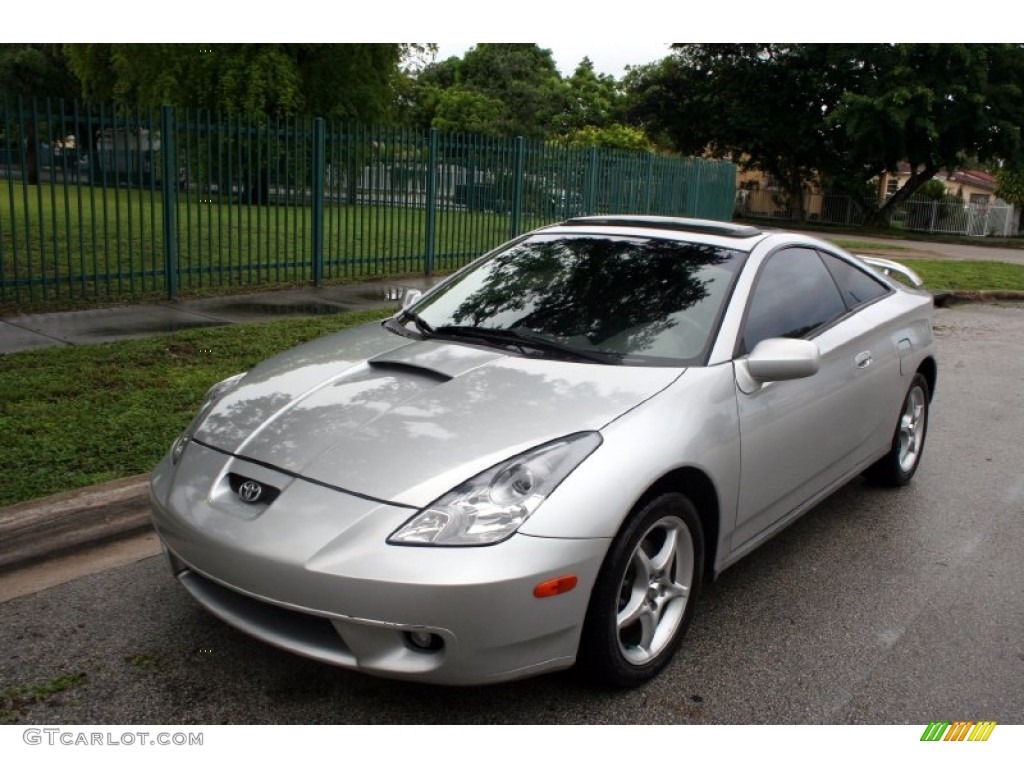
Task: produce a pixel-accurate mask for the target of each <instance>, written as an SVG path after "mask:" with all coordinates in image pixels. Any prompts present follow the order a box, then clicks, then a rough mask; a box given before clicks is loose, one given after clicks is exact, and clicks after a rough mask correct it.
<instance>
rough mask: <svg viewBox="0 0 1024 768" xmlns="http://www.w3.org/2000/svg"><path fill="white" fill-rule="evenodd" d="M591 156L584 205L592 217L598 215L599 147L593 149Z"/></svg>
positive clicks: (588, 162)
mask: <svg viewBox="0 0 1024 768" xmlns="http://www.w3.org/2000/svg"><path fill="white" fill-rule="evenodd" d="M589 155H590V156H589V157H588V158H587V172H586V180H587V191H586V198H585V199H584V201H583V203H584V208H586V210H587V214H588V215H591V216H592V215H594V214H595V213H597V205H596V203H595V202H594V201H595V200H596V199H597V147H591V148H590V153H589Z"/></svg>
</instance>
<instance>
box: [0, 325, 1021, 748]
mask: <svg viewBox="0 0 1024 768" xmlns="http://www.w3.org/2000/svg"><path fill="white" fill-rule="evenodd" d="M937 328H938V333H939V335H940V341H941V353H942V361H941V366H940V374H939V387H938V392H937V395H936V399H935V403H934V411H933V421H932V430H931V433H930V435H929V438H928V446H927V450H926V454H925V457H924V463H923V465H922V468H921V470H920V472H919V473H918V475H917V479H916V480H915V482H914V483H913V484H912V485H911V486H909V487H908V488H905V489H900V490H898V491H895V492H894V491H884V490H879V489H874V488H870V487H866V486H864V485H862V484H861V483H859V482H855V483H853V484H851V485H850V486H848V487H847V488H845V489H844V490H842V491H840V492H839V493H838V494H837V495H835V496H834V497H832V498H831V499H830V500H829V501H827V502H826V503H825V504H823V505H822V506H821V507H819V508H818V509H817V510H815V511H814V512H812V513H810V514H809V515H807V516H805V517H804V518H803V519H802V520H800V521H799V522H798V523H796V524H795V525H794V526H792V527H791V528H789V529H788V530H787V531H786V532H784V533H783V534H781V535H780V536H778V537H777V538H775V539H774V540H773V541H772V542H770V543H769V544H768V545H766V546H765V547H764V548H762V549H761V550H759V551H758V552H756V553H754V554H753V555H752V556H750V557H748V558H747V559H746V560H744V561H743V562H741V563H740V564H738V565H737V566H735V567H734V568H732V569H730V570H729V571H727V572H726V573H725V574H724V575H723V576H722V578H721V579H720V580H719V581H718V582H717V583H715V584H714V585H712V586H711V587H710V588H709V589H708V590H707V592H706V593H705V595H704V597H703V599H702V601H701V605H700V610H699V611H698V615H697V618H696V620H695V622H694V624H693V626H692V629H691V632H690V635H689V637H688V640H687V642H686V643H685V644H684V647H683V652H682V654H681V655H680V656H679V657H678V658H677V659H676V660H675V661H674V663H673V664H672V665H671V666H670V667H669V668H668V670H667V671H666V673H665V674H663V675H662V676H661V677H660V678H658V679H657V680H655V681H654V682H653V683H651V684H650V685H648V686H647V687H645V688H643V689H640V690H635V691H630V692H625V693H610V692H607V691H601V690H594V689H592V688H589V687H586V686H583V685H581V684H579V683H577V682H575V680H574V679H573V678H572V677H571V676H570V675H567V674H560V675H552V676H548V677H542V678H537V679H534V680H528V681H523V682H519V683H515V684H509V685H503V686H498V687H491V688H480V689H468V690H466V689H442V688H432V687H426V686H420V685H412V684H404V683H399V682H394V681H386V680H376V679H372V678H368V677H363V676H360V675H356V674H353V673H349V672H345V671H342V670H337V669H333V668H328V667H324V666H321V665H319V664H316V663H313V662H310V661H306V660H304V659H300V658H297V657H294V656H291V655H289V654H286V653H283V652H279V651H277V650H274V649H272V648H269V647H267V646H264V645H262V644H261V643H259V642H257V641H255V640H250V639H249V638H247V637H246V636H244V635H241V634H239V633H238V632H236V631H234V630H232V629H230V628H228V627H226V626H224V625H223V624H221V623H220V622H219V621H217V620H216V619H214V618H212V617H211V616H209V615H207V614H206V613H204V612H203V611H202V610H201V609H200V608H198V607H197V606H195V605H194V604H192V602H191V601H190V599H189V598H188V597H187V596H186V595H185V593H184V592H183V591H182V590H181V589H180V588H178V587H177V585H176V584H175V583H174V582H173V581H172V580H171V578H170V575H169V573H168V572H167V571H166V569H165V567H164V564H163V562H162V561H161V559H160V558H156V557H154V558H148V559H145V560H142V561H140V562H137V563H135V564H132V565H127V566H123V567H119V568H114V569H111V570H107V571H105V572H102V573H98V574H95V575H92V576H88V577H84V578H81V579H78V580H76V581H73V582H71V583H68V584H64V585H61V586H58V587H54V588H52V589H48V590H46V591H43V592H40V593H38V594H35V595H30V596H27V597H21V598H17V599H14V600H11V601H9V602H7V603H4V604H0V691H4V690H5V689H10V688H12V687H19V686H21V687H25V688H32V687H34V686H40V685H43V684H46V683H49V682H53V681H57V680H59V679H61V678H64V679H65V680H71V681H73V682H76V683H77V685H75V687H73V688H71V689H70V690H67V691H65V692H63V693H58V694H54V695H50V696H46V697H44V700H43V701H41V702H34V701H21V702H18V703H15V704H14V705H13V706H12V704H11V703H10V699H8V700H7V702H6V703H5V702H4V699H3V695H2V694H0V707H6V708H7V712H8V716H10V715H11V714H13V715H16V716H17V717H18V721H19V722H20V723H22V724H32V723H126V724H154V723H167V724H192V723H201V724H215V723H267V722H279V723H907V724H924V723H927V722H928V721H930V720H936V719H951V720H952V719H964V720H980V719H994V720H997V721H998V722H1000V723H1004V724H1005V723H1022V722H1024V686H1021V684H1020V682H1021V680H1022V679H1024V633H1022V632H1021V628H1022V627H1024V589H1022V588H1021V563H1022V562H1024V474H1022V467H1021V461H1020V456H1021V448H1020V445H1021V435H1024V394H1022V393H1024V341H1022V340H1024V308H1020V307H998V306H991V305H964V306H958V307H956V308H953V309H945V310H940V311H939V313H938V317H937ZM77 675H81V676H84V677H73V676H77ZM69 676H71V677H69ZM3 714H4V713H3V712H2V711H0V717H2V716H3ZM658 738H659V737H655V740H656V741H655V743H654V744H653V745H652V746H653V748H654V749H655V750H656V751H658V750H660V749H662V748H663V747H659V746H658V745H657V739H658Z"/></svg>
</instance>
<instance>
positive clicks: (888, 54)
mask: <svg viewBox="0 0 1024 768" xmlns="http://www.w3.org/2000/svg"><path fill="white" fill-rule="evenodd" d="M1022 75H1024V48H1021V46H1018V45H1009V44H992V45H988V44H986V45H948V44H934V45H933V44H898V45H888V44H886V45H882V44H839V45H826V44H768V43H764V44H677V45H675V46H673V54H672V55H671V56H670V57H668V58H666V59H664V60H663V61H661V62H659V63H657V64H654V65H650V66H648V67H641V68H638V69H637V70H635V71H633V72H632V73H631V74H630V77H629V78H628V79H627V83H626V86H627V91H628V93H629V97H630V104H631V109H630V115H631V116H632V118H633V119H634V120H636V121H637V122H639V123H640V124H641V125H643V126H644V127H645V128H646V129H647V130H648V132H649V133H652V134H653V135H655V136H656V137H658V138H660V139H661V140H662V141H664V142H666V143H669V144H671V145H672V146H674V147H675V148H676V149H678V150H679V151H682V152H701V151H705V150H707V151H710V152H711V153H713V154H716V155H721V156H729V157H731V158H733V159H734V160H736V161H738V162H740V163H742V164H743V165H744V166H746V167H750V168H756V169H759V170H761V171H764V172H766V173H769V174H771V175H773V176H775V177H776V178H777V179H779V180H780V182H781V183H782V185H783V186H784V187H785V188H786V189H787V190H788V191H789V193H790V195H791V196H793V197H794V198H795V200H799V199H800V197H799V193H800V192H801V191H802V189H803V188H804V185H805V184H806V183H808V182H811V181H814V182H815V183H817V184H819V185H823V186H829V187H831V188H839V189H843V190H853V189H863V188H864V185H865V184H866V183H867V182H868V181H869V180H871V179H872V178H875V177H877V176H878V175H879V174H880V173H882V172H883V171H895V170H897V167H898V164H899V163H900V162H904V161H905V162H908V163H909V164H910V166H911V169H912V175H911V178H910V180H909V181H908V183H907V184H906V185H905V186H904V187H903V188H901V189H900V191H899V193H898V194H897V195H895V196H893V198H890V200H889V201H888V202H887V203H886V205H885V206H884V207H883V209H882V211H881V212H880V215H881V216H882V217H883V218H885V217H887V216H888V213H889V211H891V210H892V209H893V208H894V207H895V206H896V205H898V204H899V203H901V202H902V201H903V200H905V199H906V198H907V197H909V196H910V195H912V194H914V192H915V191H916V190H917V189H919V188H920V186H921V185H922V184H923V183H925V182H926V181H928V180H929V179H931V178H932V177H933V176H934V175H935V174H936V173H937V172H938V171H939V170H940V169H942V168H955V167H957V166H958V165H959V164H961V163H962V162H964V161H965V160H966V159H967V158H976V159H978V160H983V161H984V160H990V159H995V158H998V159H999V160H1001V161H1002V162H1006V163H1010V164H1018V163H1020V162H1021V161H1022V159H1024V147H1022V143H1021V136H1020V126H1021V125H1022V124H1024V99H1022V98H1021V85H1020V84H1021V83H1022V82H1024V79H1022Z"/></svg>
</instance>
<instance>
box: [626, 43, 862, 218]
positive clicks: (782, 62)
mask: <svg viewBox="0 0 1024 768" xmlns="http://www.w3.org/2000/svg"><path fill="white" fill-rule="evenodd" d="M837 47H838V46H837ZM837 47H833V46H825V45H804V46H800V45H786V44H768V43H764V44H760V43H752V44H677V45H674V46H673V55H671V56H669V57H668V58H666V59H663V60H662V61H661V62H658V63H656V64H653V65H648V66H646V67H638V68H636V69H634V70H632V71H630V72H629V73H628V75H627V78H626V85H627V89H628V91H629V94H630V101H631V109H630V115H631V117H632V118H633V119H634V120H636V121H637V122H639V123H640V124H641V125H643V126H644V127H646V128H647V129H648V133H651V134H653V135H654V136H655V138H656V140H658V139H660V141H662V142H664V143H667V144H669V145H670V146H672V147H674V148H675V149H676V150H678V151H680V152H683V153H685V154H705V153H706V154H710V155H712V156H716V157H728V158H730V159H732V160H733V161H734V162H736V163H738V164H740V165H741V166H743V167H745V168H752V169H756V170H759V171H762V172H763V173H765V174H768V175H770V176H772V177H774V178H775V179H777V180H778V181H779V183H780V184H781V186H782V187H783V188H784V189H785V191H786V192H787V194H788V196H789V197H790V199H791V201H793V202H794V203H796V204H797V206H796V207H797V208H798V209H799V202H800V200H801V198H802V193H803V190H804V185H805V184H806V183H808V182H809V181H811V180H812V179H813V178H814V173H815V170H816V169H817V168H818V167H819V163H820V160H821V158H822V157H823V155H824V154H825V146H826V142H827V139H828V136H827V135H826V134H827V132H828V127H827V125H826V124H825V123H824V117H825V116H826V115H827V114H828V113H829V112H830V111H831V110H832V109H834V106H835V104H836V102H837V101H838V97H839V95H840V94H841V93H842V91H843V90H844V88H845V87H847V85H848V80H847V78H845V77H844V76H843V75H844V73H843V72H841V71H839V70H837V69H836V68H835V67H834V66H833V61H834V59H835V58H836V57H837V56H838V55H839V52H838V51H836V50H835V49H834V48H837Z"/></svg>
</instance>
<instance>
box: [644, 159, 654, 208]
mask: <svg viewBox="0 0 1024 768" xmlns="http://www.w3.org/2000/svg"><path fill="white" fill-rule="evenodd" d="M653 188H654V152H648V153H647V182H646V183H645V184H644V213H650V212H651V193H652V191H653Z"/></svg>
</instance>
